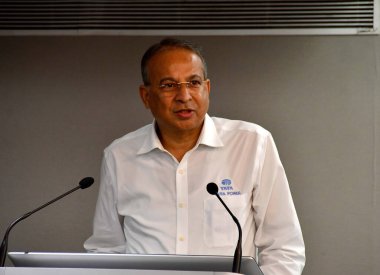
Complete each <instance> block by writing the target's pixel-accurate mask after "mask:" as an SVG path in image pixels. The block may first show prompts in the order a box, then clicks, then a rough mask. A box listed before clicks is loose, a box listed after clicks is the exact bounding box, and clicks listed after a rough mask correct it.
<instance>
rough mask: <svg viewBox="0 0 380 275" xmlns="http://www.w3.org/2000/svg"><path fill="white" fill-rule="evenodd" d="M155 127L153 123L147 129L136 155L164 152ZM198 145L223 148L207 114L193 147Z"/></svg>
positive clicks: (212, 122)
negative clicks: (155, 150) (156, 150)
mask: <svg viewBox="0 0 380 275" xmlns="http://www.w3.org/2000/svg"><path fill="white" fill-rule="evenodd" d="M155 125H156V122H155V121H153V123H152V124H151V125H150V127H148V129H147V135H146V137H145V140H144V142H143V144H142V146H141V148H140V150H139V151H138V152H137V154H138V155H142V154H145V153H148V152H150V151H152V150H154V149H159V150H161V151H165V149H164V147H163V146H162V144H161V141H160V139H159V138H158V136H157V132H156V130H155ZM199 144H203V145H206V146H209V147H215V148H216V147H223V142H222V140H221V139H220V137H219V135H218V132H217V130H216V127H215V124H214V121H213V120H212V118H211V117H210V116H209V115H208V114H206V115H205V120H204V123H203V127H202V131H201V134H200V136H199V139H198V142H197V144H196V145H195V147H198V146H199Z"/></svg>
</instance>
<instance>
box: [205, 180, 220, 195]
mask: <svg viewBox="0 0 380 275" xmlns="http://www.w3.org/2000/svg"><path fill="white" fill-rule="evenodd" d="M218 190H219V188H218V185H216V184H215V183H213V182H210V183H209V184H207V192H209V193H210V194H211V195H216V194H218Z"/></svg>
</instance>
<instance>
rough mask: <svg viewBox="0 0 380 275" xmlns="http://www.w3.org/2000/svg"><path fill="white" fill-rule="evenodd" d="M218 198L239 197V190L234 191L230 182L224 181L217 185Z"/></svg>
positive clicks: (228, 180)
mask: <svg viewBox="0 0 380 275" xmlns="http://www.w3.org/2000/svg"><path fill="white" fill-rule="evenodd" d="M218 194H219V196H237V195H240V194H241V193H240V191H239V190H235V189H234V186H233V184H232V180H230V179H224V180H222V181H221V183H220V184H219V192H218Z"/></svg>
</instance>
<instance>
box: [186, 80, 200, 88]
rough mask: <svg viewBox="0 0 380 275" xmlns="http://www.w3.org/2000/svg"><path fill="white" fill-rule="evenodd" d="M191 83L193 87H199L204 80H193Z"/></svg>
mask: <svg viewBox="0 0 380 275" xmlns="http://www.w3.org/2000/svg"><path fill="white" fill-rule="evenodd" d="M189 84H190V86H191V87H193V88H199V87H200V86H201V85H202V82H201V81H200V80H191V81H189Z"/></svg>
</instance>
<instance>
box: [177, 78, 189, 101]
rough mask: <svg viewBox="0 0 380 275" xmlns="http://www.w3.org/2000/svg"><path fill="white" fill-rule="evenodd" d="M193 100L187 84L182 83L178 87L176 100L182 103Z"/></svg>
mask: <svg viewBox="0 0 380 275" xmlns="http://www.w3.org/2000/svg"><path fill="white" fill-rule="evenodd" d="M191 99H192V95H191V91H190V88H189V87H188V86H187V83H183V82H182V83H181V84H180V85H179V87H178V91H177V94H176V100H177V101H180V102H187V101H189V100H191Z"/></svg>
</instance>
